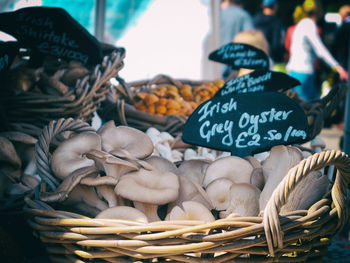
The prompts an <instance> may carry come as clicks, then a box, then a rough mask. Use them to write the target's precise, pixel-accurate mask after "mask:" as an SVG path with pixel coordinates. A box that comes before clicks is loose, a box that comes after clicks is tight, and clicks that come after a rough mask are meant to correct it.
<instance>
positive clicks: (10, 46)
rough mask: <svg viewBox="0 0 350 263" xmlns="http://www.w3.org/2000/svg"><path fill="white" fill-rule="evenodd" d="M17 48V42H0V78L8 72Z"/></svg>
mask: <svg viewBox="0 0 350 263" xmlns="http://www.w3.org/2000/svg"><path fill="white" fill-rule="evenodd" d="M18 49H19V48H18V43H17V42H12V41H9V42H0V80H2V79H3V78H4V77H5V75H6V73H7V72H8V70H9V68H10V66H11V64H12V62H13V60H14V59H15V57H16V55H17V53H18Z"/></svg>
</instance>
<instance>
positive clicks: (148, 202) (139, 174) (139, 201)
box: [115, 168, 179, 221]
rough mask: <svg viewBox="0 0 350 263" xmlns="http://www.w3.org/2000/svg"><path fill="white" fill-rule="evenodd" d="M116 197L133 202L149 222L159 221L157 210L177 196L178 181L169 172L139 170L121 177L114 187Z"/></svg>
mask: <svg viewBox="0 0 350 263" xmlns="http://www.w3.org/2000/svg"><path fill="white" fill-rule="evenodd" d="M115 192H116V193H117V195H120V196H122V197H123V198H126V199H129V200H131V201H133V202H134V206H135V208H137V209H139V210H140V211H141V212H143V213H144V214H145V215H146V216H147V218H148V220H149V221H158V220H160V218H159V216H158V214H157V209H158V206H159V205H164V204H167V203H170V202H172V201H174V200H175V199H176V198H177V197H178V195H179V179H178V177H177V176H176V175H175V174H173V173H171V172H160V171H159V170H157V169H153V170H152V171H149V170H146V169H142V168H141V169H140V170H138V171H134V172H130V173H128V174H125V175H124V176H122V177H121V178H120V180H119V182H118V184H117V186H116V187H115Z"/></svg>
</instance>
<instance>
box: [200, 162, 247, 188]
mask: <svg viewBox="0 0 350 263" xmlns="http://www.w3.org/2000/svg"><path fill="white" fill-rule="evenodd" d="M252 172H253V166H252V165H251V164H250V163H249V162H248V161H247V160H244V159H243V158H240V157H238V156H227V157H223V158H220V159H217V160H215V161H214V162H212V163H211V164H210V165H209V166H208V168H207V170H206V173H205V177H204V180H203V186H204V187H207V186H208V184H209V183H210V182H212V181H214V180H215V179H217V178H220V177H225V178H228V179H229V180H231V181H232V182H234V183H236V184H238V183H250V176H251V174H252Z"/></svg>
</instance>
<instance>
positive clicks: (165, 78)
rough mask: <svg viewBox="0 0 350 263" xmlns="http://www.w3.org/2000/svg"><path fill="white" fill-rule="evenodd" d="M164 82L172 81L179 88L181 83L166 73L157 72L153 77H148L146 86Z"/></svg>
mask: <svg viewBox="0 0 350 263" xmlns="http://www.w3.org/2000/svg"><path fill="white" fill-rule="evenodd" d="M164 82H167V83H172V84H174V85H175V86H176V87H178V88H180V87H181V86H182V85H183V84H182V82H181V81H179V80H177V79H174V78H172V77H170V76H168V75H164V74H159V75H156V76H155V77H154V78H153V79H150V81H149V82H148V83H147V86H152V85H154V84H159V83H160V84H162V83H164Z"/></svg>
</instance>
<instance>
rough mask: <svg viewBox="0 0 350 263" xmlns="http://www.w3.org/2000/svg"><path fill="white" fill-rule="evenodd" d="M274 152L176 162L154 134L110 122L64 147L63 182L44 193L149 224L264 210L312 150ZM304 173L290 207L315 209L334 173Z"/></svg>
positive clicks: (56, 170)
mask: <svg viewBox="0 0 350 263" xmlns="http://www.w3.org/2000/svg"><path fill="white" fill-rule="evenodd" d="M267 155H268V156H267V158H266V159H264V160H263V161H259V160H258V159H256V158H254V157H253V156H249V157H247V158H240V157H237V156H225V157H221V158H218V159H216V160H215V161H209V160H203V159H193V160H185V161H182V162H178V163H177V164H178V165H175V164H174V162H171V161H169V160H168V159H166V158H164V157H161V156H156V155H155V148H154V146H153V143H152V140H151V139H150V137H149V136H148V135H146V133H143V132H141V131H139V130H137V129H135V128H132V127H127V126H115V124H114V122H113V121H109V122H107V123H106V124H104V125H103V126H102V127H101V128H100V129H98V130H97V131H96V132H84V133H80V134H76V135H74V136H72V137H70V138H68V139H66V140H65V141H63V142H62V143H61V144H60V145H59V146H58V147H57V149H56V150H55V151H54V152H53V154H52V159H51V169H52V171H53V174H54V175H55V176H56V177H57V178H58V179H60V180H61V184H60V185H59V187H58V188H57V189H56V190H55V191H54V192H46V193H43V194H42V195H41V199H42V200H43V201H46V202H61V203H62V204H63V205H65V207H67V206H68V207H72V208H73V210H74V211H79V212H80V213H83V214H85V215H88V216H92V217H96V218H118V219H127V220H137V221H141V222H145V223H147V222H152V221H159V220H198V221H202V222H212V221H215V220H216V219H218V218H227V217H230V216H237V215H239V216H257V215H258V214H259V213H260V211H262V210H263V209H264V207H265V205H266V203H267V201H268V200H269V198H270V196H271V194H272V192H273V190H274V189H275V188H276V186H277V185H278V184H279V182H280V181H281V180H282V178H283V177H284V176H285V175H286V174H287V172H288V171H289V169H290V168H292V167H293V166H295V165H296V164H298V163H299V162H300V161H301V160H302V159H303V158H304V156H305V155H307V154H306V153H303V152H302V151H301V150H300V149H299V148H296V147H292V146H275V147H273V148H272V149H271V151H270V153H269V154H267ZM303 180H304V181H303V182H301V183H300V184H298V186H297V187H296V188H295V189H294V190H293V191H292V193H291V195H290V198H289V201H288V203H287V204H286V205H285V206H284V207H283V209H282V211H283V212H288V211H294V210H298V209H307V208H308V206H310V205H311V204H313V203H314V202H315V201H317V200H318V199H320V198H321V197H322V195H323V194H324V193H325V192H326V191H327V190H328V187H329V180H328V177H327V176H326V175H325V174H323V173H322V172H321V171H320V172H314V173H313V174H310V175H309V176H307V177H306V178H305V179H303ZM308 187H310V189H311V188H312V189H313V191H307V188H308ZM301 193H303V194H301Z"/></svg>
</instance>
